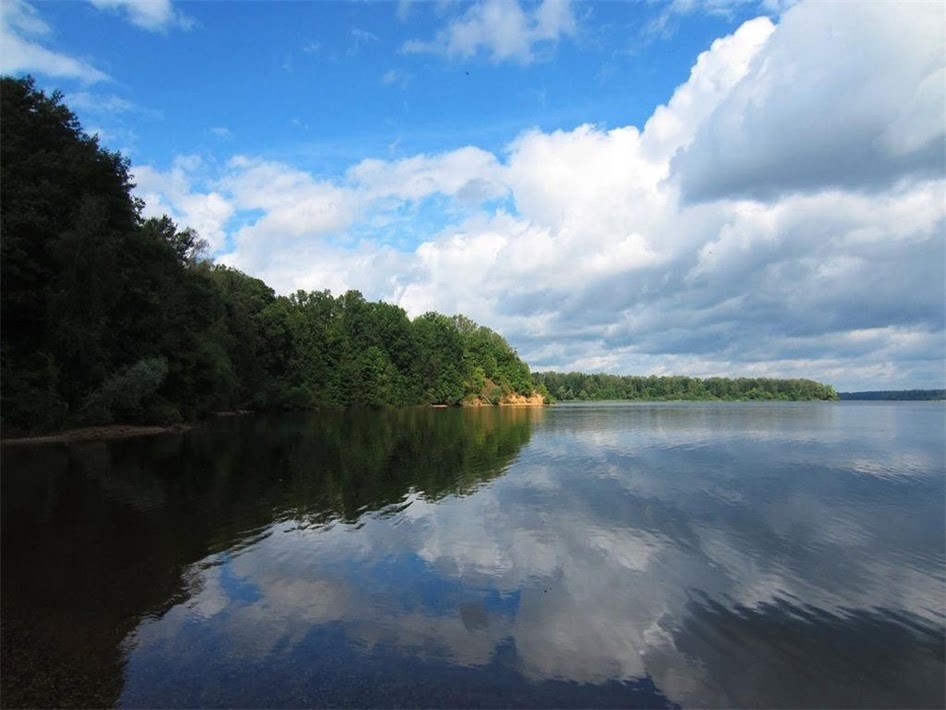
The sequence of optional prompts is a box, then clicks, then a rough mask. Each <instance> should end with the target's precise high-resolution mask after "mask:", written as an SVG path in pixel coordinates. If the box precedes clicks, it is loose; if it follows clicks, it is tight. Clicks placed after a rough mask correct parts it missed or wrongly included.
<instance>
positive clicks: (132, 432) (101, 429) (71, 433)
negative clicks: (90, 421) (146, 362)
mask: <svg viewBox="0 0 946 710" xmlns="http://www.w3.org/2000/svg"><path fill="white" fill-rule="evenodd" d="M190 428H191V425H190V424H172V425H171V426H134V425H131V424H109V425H107V426H90V427H83V428H81V429H69V430H67V431H62V432H59V433H58V434H43V435H41V436H18V437H14V438H10V439H0V444H2V445H4V446H6V445H8V444H9V445H14V444H53V443H71V442H75V441H97V440H100V439H127V438H130V437H133V436H152V435H154V434H168V433H173V432H180V431H187V430H188V429H190Z"/></svg>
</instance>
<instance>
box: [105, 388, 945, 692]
mask: <svg viewBox="0 0 946 710" xmlns="http://www.w3.org/2000/svg"><path fill="white" fill-rule="evenodd" d="M901 414H903V412H902V408H901V409H898V408H897V407H887V408H877V407H874V408H864V407H860V408H858V407H849V406H843V405H842V406H832V405H827V406H826V405H801V406H797V405H792V406H788V407H786V406H783V405H778V406H772V405H767V406H752V405H715V406H712V405H711V406H700V405H682V406H681V405H676V406H656V407H655V406H647V407H640V406H638V407H616V406H611V407H608V406H605V407H586V408H581V407H574V408H571V407H561V408H556V409H553V410H551V411H550V412H547V413H546V416H545V417H544V418H543V420H542V421H541V422H539V423H538V424H537V426H536V427H535V428H534V430H533V433H532V437H531V440H530V443H529V445H528V446H527V447H526V448H525V449H524V450H523V451H522V452H521V453H520V454H519V456H518V458H517V459H516V461H515V462H514V463H513V464H512V465H511V466H510V467H509V469H508V470H507V472H506V474H505V475H504V476H503V477H502V478H501V479H498V480H495V481H493V482H492V483H491V485H489V486H487V487H483V488H481V489H479V490H477V491H476V492H475V493H473V494H472V495H469V496H466V497H450V498H447V499H443V500H439V501H437V502H429V501H426V500H425V499H424V496H423V495H422V494H418V493H415V492H409V493H408V494H407V495H406V496H405V497H404V499H403V502H402V504H401V505H400V506H398V510H397V513H396V514H394V515H388V514H381V515H378V514H368V515H365V516H364V517H362V518H361V519H359V521H358V522H357V524H354V525H352V524H338V525H334V526H331V527H330V528H328V529H326V528H319V527H314V528H313V527H307V526H300V525H298V524H297V523H296V522H295V521H285V522H281V523H279V524H277V525H274V526H273V527H272V528H271V529H270V530H269V531H268V533H269V534H268V535H267V536H266V537H264V538H263V539H261V540H259V541H258V542H256V543H255V544H253V545H252V546H250V547H247V548H245V549H243V550H240V551H239V553H238V554H232V555H231V554H229V553H221V554H219V555H216V556H212V557H208V558H206V559H204V560H202V561H201V562H200V563H198V564H197V565H196V566H195V568H194V572H193V578H192V582H191V584H192V586H191V590H190V593H189V598H188V599H187V601H186V602H184V603H182V604H179V605H177V606H175V607H174V608H172V609H171V610H170V611H169V612H168V613H166V614H165V615H164V616H162V617H160V618H159V619H155V620H150V621H148V622H146V623H144V624H142V625H141V626H140V627H139V628H138V629H137V630H136V631H135V633H134V634H133V635H132V636H131V637H130V638H129V640H128V648H129V661H128V667H127V684H126V688H125V692H124V694H123V696H122V702H123V704H127V705H139V704H145V705H147V704H150V703H151V702H152V701H159V700H160V699H161V698H162V696H161V695H153V694H150V695H149V688H153V687H154V685H155V674H156V673H157V677H160V676H161V675H162V674H166V673H175V674H176V673H178V672H179V670H178V669H180V668H181V667H188V668H205V667H206V665H207V663H208V662H210V663H211V665H212V667H213V668H214V669H216V670H215V671H213V672H211V675H212V676H222V677H224V678H225V677H229V675H230V674H232V673H237V672H240V669H247V668H249V669H253V670H254V671H258V672H259V673H260V674H261V677H264V678H265V677H268V675H269V674H270V673H271V672H272V671H271V669H272V667H273V666H279V665H282V664H284V663H289V664H291V665H294V666H300V667H305V666H306V664H307V662H311V663H315V664H318V662H319V661H320V660H321V659H322V658H323V657H324V655H326V654H331V653H333V652H334V651H335V650H337V648H338V647H339V646H340V645H344V646H347V647H348V652H351V651H352V650H354V651H355V652H356V653H358V654H360V655H362V656H364V657H366V658H373V659H375V661H376V662H377V663H380V664H381V665H387V666H392V665H394V666H396V665H398V664H399V663H402V662H405V659H410V663H408V664H407V666H406V667H410V666H411V664H412V663H414V662H416V661H421V662H431V663H433V664H435V665H436V664H441V665H443V664H447V665H450V666H458V667H461V668H466V669H483V670H488V669H490V668H491V667H492V666H493V664H494V663H495V661H496V659H497V657H500V656H503V655H505V656H506V660H505V662H506V663H507V664H511V667H512V668H513V669H514V670H515V672H516V673H518V674H521V676H522V677H523V678H525V679H526V680H527V681H529V682H532V683H540V682H544V681H560V682H570V683H576V684H594V685H602V684H607V683H608V682H615V681H616V682H619V683H634V682H639V681H641V680H647V679H649V680H650V681H652V682H653V684H654V686H655V687H656V688H657V689H659V691H660V692H661V693H663V694H665V696H666V697H667V698H668V699H669V700H670V701H671V702H675V703H680V704H682V705H688V706H689V705H697V706H706V705H751V706H759V705H782V706H787V705H791V706H795V705H806V704H808V705H811V704H813V705H824V704H832V705H834V704H841V705H858V706H864V705H871V704H874V703H880V704H891V705H909V704H911V703H919V704H927V703H929V702H930V701H931V700H932V701H934V702H935V701H937V698H939V699H940V700H941V698H942V682H941V680H942V671H943V651H942V643H943V623H944V571H943V560H944V557H943V540H942V530H943V470H944V469H943V449H942V446H941V443H942V442H941V434H942V423H943V413H942V409H941V408H937V407H935V406H933V407H929V406H927V407H919V408H918V410H917V411H916V412H914V413H913V414H914V415H918V416H919V419H917V417H916V416H910V417H905V416H901ZM924 417H925V424H924ZM924 426H925V427H926V431H925V432H924ZM904 428H908V429H909V430H908V431H904V430H903V429H904ZM937 435H939V436H940V439H939V441H938V440H937ZM898 443H905V444H906V446H907V447H908V448H903V447H901V448H899V449H898V448H895V447H896V445H897V444H898ZM937 531H938V532H937ZM870 639H875V642H874V643H873V644H865V643H864V642H865V640H870ZM878 639H882V641H881V640H878ZM222 649H225V650H226V652H225V655H226V658H225V659H220V658H219V656H220V653H221V650H222ZM839 652H840V653H839ZM212 658H216V659H217V660H214V661H210V659H212ZM378 659H383V660H380V661H379V660H378ZM356 675H363V674H360V673H356ZM304 677H305V674H304V673H303V678H304ZM318 677H319V673H318V672H315V678H318ZM901 678H911V679H913V682H912V683H911V684H910V687H904V686H905V685H906V684H905V682H904V681H903V680H898V679H901ZM924 679H925V683H924ZM207 680H208V678H207V673H206V671H202V672H200V673H199V674H198V676H197V678H195V686H194V687H195V689H196V688H197V687H205V686H206V683H207ZM359 680H360V681H361V682H371V681H370V676H369V677H368V678H360V679H359ZM482 682H483V683H484V684H485V685H489V684H490V680H489V673H484V678H483V681H482ZM302 684H303V685H306V683H304V682H303V683H302ZM316 685H317V684H316ZM622 690H624V692H627V691H626V689H622ZM241 692H242V693H250V695H251V696H252V697H254V698H255V700H257V701H263V702H265V699H266V695H265V693H266V692H267V691H262V693H263V694H260V693H259V692H258V693H255V694H254V693H253V691H252V690H248V689H246V688H244V689H243V690H242V691H241ZM937 693H939V695H937ZM187 697H191V696H187ZM239 697H241V696H235V695H234V694H233V693H231V692H226V691H224V692H223V694H222V696H221V697H220V698H219V699H220V700H221V701H222V702H223V703H224V704H231V702H239ZM242 697H244V698H245V697H246V696H245V695H243V696H242ZM472 697H473V698H474V699H475V698H476V696H475V695H474V696H472ZM654 697H656V696H654ZM650 699H651V700H653V697H651V698H650ZM310 700H312V698H307V702H308V701H310ZM429 700H430V702H431V704H434V705H436V704H438V698H437V696H434V697H432V698H430V699H429ZM639 700H641V701H645V700H647V696H646V694H645V695H643V696H641V697H640V698H639ZM420 702H421V703H424V702H425V701H424V699H423V698H421V700H420ZM250 704H254V703H250ZM643 704H648V703H646V702H645V703H643Z"/></svg>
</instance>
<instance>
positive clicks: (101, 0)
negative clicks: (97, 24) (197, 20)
mask: <svg viewBox="0 0 946 710" xmlns="http://www.w3.org/2000/svg"><path fill="white" fill-rule="evenodd" d="M89 2H91V3H92V4H93V5H94V6H95V7H96V8H98V9H99V10H108V11H111V12H116V13H118V14H120V15H122V16H123V17H125V18H126V19H127V20H128V21H129V22H130V23H131V24H133V25H135V26H136V27H140V28H141V29H143V30H147V31H148V32H167V31H168V30H169V29H171V28H173V27H181V28H183V29H190V28H191V27H193V26H194V20H193V19H192V18H190V17H188V16H187V15H184V14H183V13H181V12H179V11H177V10H175V9H174V6H173V4H172V3H171V0H89Z"/></svg>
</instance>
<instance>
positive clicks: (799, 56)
mask: <svg viewBox="0 0 946 710" xmlns="http://www.w3.org/2000/svg"><path fill="white" fill-rule="evenodd" d="M852 8H853V9H856V11H854V12H852V11H851V10H852ZM944 22H946V10H944V8H943V6H942V5H940V4H938V3H927V2H914V3H910V2H906V3H897V4H896V5H892V4H888V3H883V2H865V3H858V4H857V5H856V6H852V5H848V4H833V3H829V4H826V5H821V4H817V3H812V4H799V5H796V6H795V7H793V8H791V9H789V10H788V11H787V12H786V13H785V14H784V15H783V16H782V18H781V21H780V22H779V26H778V31H777V32H775V33H773V34H772V36H771V38H770V39H769V41H768V42H766V44H765V46H764V47H762V48H761V50H760V51H759V52H758V54H757V55H756V56H755V57H754V58H753V61H752V65H751V67H750V68H749V71H748V73H747V75H746V76H745V77H744V78H743V79H742V80H741V81H740V82H739V84H738V85H737V86H736V87H735V88H734V89H733V91H732V92H731V94H730V95H729V96H727V97H725V99H724V100H723V102H722V103H721V104H720V105H719V106H718V107H717V108H716V109H715V111H714V112H713V114H712V116H711V117H710V119H709V120H708V121H706V122H705V123H703V124H702V125H700V127H699V131H698V136H697V137H696V139H695V140H694V142H693V144H692V145H691V146H689V147H688V148H687V149H686V150H685V151H684V152H682V153H681V154H680V155H679V156H678V157H677V159H676V160H675V161H674V165H673V169H674V172H675V173H676V176H677V178H678V179H679V181H680V184H681V187H682V189H683V192H684V195H685V196H686V197H687V198H688V199H690V200H700V199H717V198H721V197H751V198H763V199H764V198H769V197H772V196H775V195H778V194H781V193H783V192H787V191H793V190H819V189H822V188H826V187H842V188H853V189H859V188H873V189H881V188H886V187H887V186H889V185H890V184H892V183H893V182H895V181H896V180H898V179H899V178H901V177H904V176H915V175H917V174H925V175H929V176H937V175H941V174H942V170H943V156H944V153H946V59H944V58H946V33H944V32H943V29H942V28H943V24H944Z"/></svg>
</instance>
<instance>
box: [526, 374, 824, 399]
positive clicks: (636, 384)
mask: <svg viewBox="0 0 946 710" xmlns="http://www.w3.org/2000/svg"><path fill="white" fill-rule="evenodd" d="M533 377H534V378H535V381H536V382H537V383H539V384H540V385H543V386H544V387H545V389H546V390H547V391H548V393H549V395H551V397H553V398H554V399H556V400H559V401H563V402H568V401H571V400H620V399H632V400H672V399H677V400H706V399H709V400H751V399H767V400H813V399H820V400H834V399H837V398H838V395H837V393H836V392H835V391H834V388H833V387H832V386H831V385H823V384H821V383H820V382H814V381H813V380H776V379H770V378H763V377H750V378H745V377H740V378H738V379H731V378H728V377H709V378H706V379H701V378H699V377H681V376H672V377H658V376H656V375H651V376H649V377H640V376H636V375H603V374H594V375H587V374H584V373H582V372H569V373H561V372H537V373H535V374H534V375H533Z"/></svg>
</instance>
